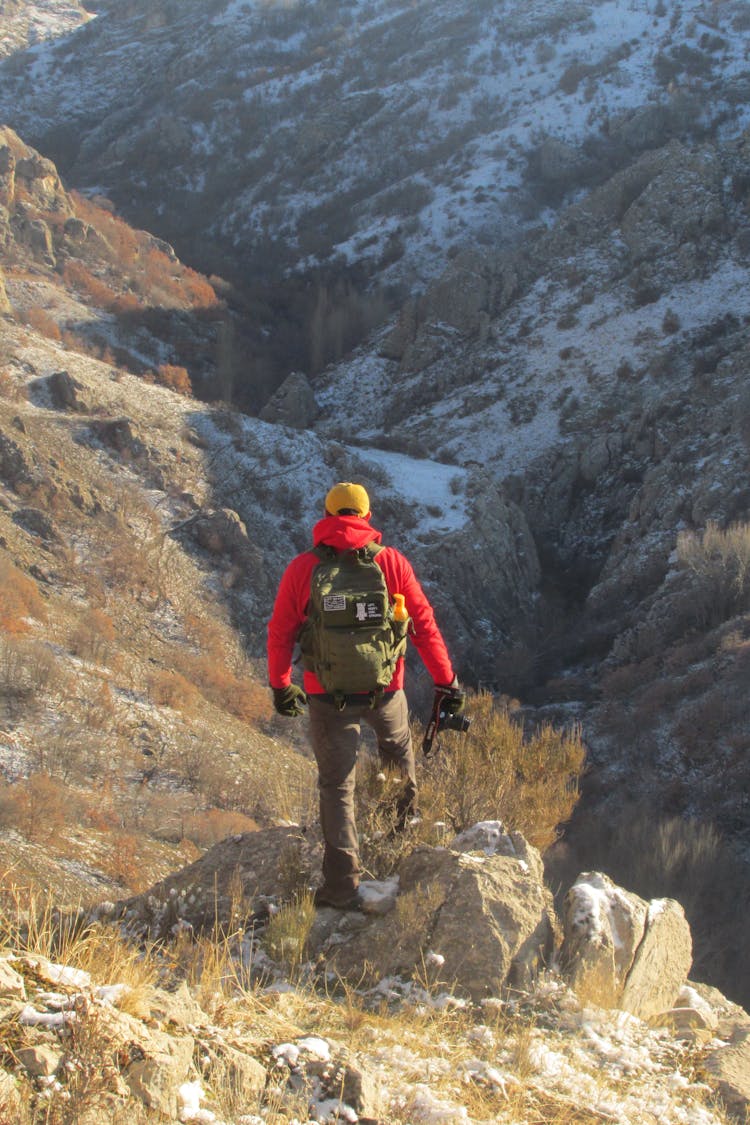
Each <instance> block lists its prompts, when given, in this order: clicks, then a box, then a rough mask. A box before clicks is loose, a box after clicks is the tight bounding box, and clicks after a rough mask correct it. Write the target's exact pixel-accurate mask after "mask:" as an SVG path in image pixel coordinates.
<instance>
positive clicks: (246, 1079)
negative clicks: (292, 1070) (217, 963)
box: [0, 954, 266, 1125]
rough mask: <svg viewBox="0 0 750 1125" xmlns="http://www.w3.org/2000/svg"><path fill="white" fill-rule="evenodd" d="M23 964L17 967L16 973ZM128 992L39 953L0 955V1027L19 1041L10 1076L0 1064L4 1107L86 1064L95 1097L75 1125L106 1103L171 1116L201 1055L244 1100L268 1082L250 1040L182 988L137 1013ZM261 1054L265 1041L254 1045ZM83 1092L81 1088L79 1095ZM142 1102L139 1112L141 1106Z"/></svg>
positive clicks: (208, 1072) (157, 993)
mask: <svg viewBox="0 0 750 1125" xmlns="http://www.w3.org/2000/svg"><path fill="white" fill-rule="evenodd" d="M18 970H20V971H18ZM131 996H132V988H131V987H130V986H129V985H126V984H120V983H118V984H115V985H112V986H97V985H96V984H95V983H94V982H93V981H92V979H91V977H90V976H89V974H88V973H86V972H83V971H82V970H80V969H73V968H70V967H68V966H65V965H60V964H57V963H54V962H51V961H49V960H48V959H47V958H45V957H43V956H40V955H33V956H31V955H28V954H25V955H17V956H13V957H12V958H10V957H9V956H7V955H6V956H4V957H3V958H0V1026H2V1028H3V1033H4V1034H9V1035H12V1036H16V1037H22V1038H21V1039H20V1042H21V1043H22V1045H21V1046H20V1047H19V1049H18V1050H17V1051H15V1052H14V1062H15V1066H16V1071H17V1073H16V1076H15V1077H13V1076H11V1075H10V1074H8V1073H6V1072H5V1071H2V1070H0V1107H2V1109H4V1110H5V1111H6V1113H7V1112H8V1111H9V1110H10V1109H11V1108H12V1107H14V1106H17V1105H19V1104H20V1097H21V1091H22V1089H23V1085H22V1082H23V1080H25V1081H26V1083H32V1086H31V1089H30V1088H29V1086H28V1085H27V1086H26V1095H25V1096H26V1097H28V1096H29V1094H31V1096H32V1097H33V1093H32V1091H33V1090H34V1088H35V1086H36V1085H37V1084H38V1086H39V1088H42V1087H44V1086H49V1085H50V1084H51V1083H54V1082H57V1084H58V1088H59V1083H60V1082H61V1081H62V1083H65V1082H66V1079H67V1075H68V1074H69V1072H70V1071H75V1070H76V1069H77V1068H81V1067H82V1066H84V1065H86V1066H88V1067H91V1068H92V1069H93V1070H95V1072H96V1073H97V1074H98V1075H99V1079H98V1083H99V1086H98V1093H97V1094H96V1096H94V1095H92V1096H91V1097H90V1098H86V1096H85V1093H84V1096H82V1097H81V1099H80V1103H79V1104H78V1105H77V1109H76V1112H78V1110H80V1112H81V1113H82V1114H83V1116H76V1120H78V1121H86V1122H91V1125H93V1122H94V1121H97V1120H101V1116H100V1113H101V1112H102V1108H101V1106H102V1104H103V1100H104V1099H106V1102H107V1104H108V1106H109V1107H115V1106H116V1107H118V1108H119V1109H121V1110H123V1111H124V1112H126V1107H130V1109H131V1112H132V1114H133V1116H134V1117H135V1116H136V1115H138V1114H139V1113H141V1112H142V1110H143V1107H146V1108H147V1109H151V1110H153V1111H155V1112H156V1113H157V1114H158V1115H159V1116H160V1118H161V1117H163V1118H164V1119H168V1120H176V1119H177V1118H178V1116H179V1115H180V1114H181V1112H182V1110H183V1108H184V1106H183V1101H184V1088H183V1084H184V1083H185V1082H186V1081H187V1080H188V1079H189V1077H190V1076H191V1075H194V1074H195V1067H194V1056H195V1055H196V1052H200V1057H201V1058H202V1075H203V1077H204V1078H206V1080H207V1081H211V1080H212V1079H213V1076H214V1075H220V1076H221V1080H222V1081H224V1082H227V1083H228V1084H229V1085H230V1086H231V1087H233V1088H234V1089H235V1090H239V1091H241V1093H242V1096H243V1097H245V1098H253V1097H254V1098H255V1100H256V1101H257V1099H258V1098H259V1097H260V1096H261V1094H262V1093H263V1090H264V1088H265V1084H266V1068H265V1066H264V1065H263V1064H262V1063H261V1062H260V1061H258V1059H257V1058H255V1057H254V1055H253V1053H252V1050H248V1047H249V1046H250V1045H249V1044H248V1043H247V1042H245V1044H243V1046H244V1049H240V1046H239V1045H238V1042H237V1038H236V1037H235V1036H233V1037H232V1038H233V1039H234V1042H233V1043H232V1042H230V1041H229V1037H228V1036H224V1035H222V1034H221V1033H217V1030H216V1029H212V1028H211V1022H210V1020H209V1017H208V1015H207V1014H206V1012H205V1011H203V1009H202V1008H201V1007H200V1006H199V1005H198V1004H197V1003H196V1001H195V1000H194V999H193V998H192V997H191V996H190V994H189V992H188V991H187V988H186V986H185V985H184V984H183V985H182V986H181V987H180V988H178V989H177V990H176V992H172V993H170V992H166V991H163V990H161V989H153V990H152V991H151V992H150V994H149V996H148V1000H147V1001H141V1002H140V1004H139V1007H140V1014H139V1015H137V1016H136V1015H133V1014H131V1013H130V1012H129V1011H127V1010H125V1009H126V1008H127V1005H128V1000H129V999H130V998H131ZM255 1050H256V1053H257V1054H258V1055H260V1054H261V1053H262V1045H261V1044H257V1045H255ZM80 1094H81V1091H80V1090H79V1095H80ZM139 1106H140V1109H139Z"/></svg>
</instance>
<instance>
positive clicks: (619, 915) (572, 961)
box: [560, 872, 648, 1007]
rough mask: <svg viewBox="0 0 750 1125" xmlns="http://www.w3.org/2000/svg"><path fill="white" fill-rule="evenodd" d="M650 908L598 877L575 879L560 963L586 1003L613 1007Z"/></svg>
mask: <svg viewBox="0 0 750 1125" xmlns="http://www.w3.org/2000/svg"><path fill="white" fill-rule="evenodd" d="M647 913H648V907H647V905H646V903H645V902H644V901H643V899H641V898H639V897H638V896H637V895H634V894H631V893H630V892H628V891H624V890H622V888H621V887H617V886H615V884H614V883H613V882H612V880H611V879H610V878H609V876H607V875H604V874H601V873H600V872H591V873H586V874H583V875H579V876H578V879H577V880H576V882H575V883H574V885H573V886H572V887H571V889H570V890H569V891H568V893H567V895H566V896H565V903H564V910H563V931H564V937H563V944H562V948H561V951H560V958H561V962H562V965H563V967H564V970H565V973H566V976H567V978H568V980H569V981H570V984H571V987H572V988H573V989H574V991H575V992H577V993H578V994H579V996H581V998H582V999H584V1000H591V1001H593V1002H595V1003H597V1004H600V1005H602V1006H603V1007H616V1006H617V1001H618V1000H619V997H620V995H621V993H622V985H623V981H624V979H625V977H626V976H627V974H628V972H629V970H630V967H631V965H632V964H633V959H634V957H635V951H636V949H637V948H638V945H639V943H640V942H641V940H642V938H643V933H644V930H645V927H646V916H647Z"/></svg>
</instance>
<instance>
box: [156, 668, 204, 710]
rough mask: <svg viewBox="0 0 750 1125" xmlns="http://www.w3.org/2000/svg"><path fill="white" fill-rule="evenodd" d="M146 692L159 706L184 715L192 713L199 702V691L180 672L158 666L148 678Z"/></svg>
mask: <svg viewBox="0 0 750 1125" xmlns="http://www.w3.org/2000/svg"><path fill="white" fill-rule="evenodd" d="M148 694H149V696H150V698H151V699H152V700H153V702H154V703H156V704H158V705H159V706H160V707H171V708H172V709H173V710H174V711H181V712H182V713H183V714H184V715H194V714H195V712H196V710H197V709H198V704H199V702H200V693H199V691H198V689H197V688H196V687H195V685H194V684H192V683H190V681H189V680H187V679H186V678H185V677H184V676H183V675H182V674H181V673H180V672H172V671H169V670H167V669H166V668H160V669H159V670H158V671H156V672H152V673H151V675H150V676H149V678H148Z"/></svg>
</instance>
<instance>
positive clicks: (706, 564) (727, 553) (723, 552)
mask: <svg viewBox="0 0 750 1125" xmlns="http://www.w3.org/2000/svg"><path fill="white" fill-rule="evenodd" d="M677 559H678V562H679V565H680V567H681V568H682V569H683V570H685V571H687V572H688V573H689V574H690V575H691V577H692V578H693V582H692V587H691V591H690V592H691V596H692V597H693V606H692V613H691V616H692V617H693V618H694V619H695V621H696V622H697V623H698V624H701V625H708V626H711V625H717V624H719V623H721V622H722V621H727V620H728V619H729V618H730V617H734V616H736V615H737V614H738V613H745V612H746V611H747V610H748V609H750V524H746V523H735V524H732V525H731V526H730V527H728V528H726V529H725V530H722V529H721V528H720V527H719V525H718V524H717V523H715V522H714V521H709V522H708V523H707V524H706V527H705V530H704V531H703V532H702V533H701V534H698V533H696V532H693V531H682V532H680V534H679V535H678V537H677Z"/></svg>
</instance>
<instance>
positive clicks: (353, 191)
mask: <svg viewBox="0 0 750 1125" xmlns="http://www.w3.org/2000/svg"><path fill="white" fill-rule="evenodd" d="M745 20H746V11H745V6H744V5H743V4H741V3H726V4H721V5H716V4H709V3H704V0H689V2H686V3H684V4H681V5H680V6H678V7H673V8H668V7H667V6H666V5H664V4H659V3H656V4H654V3H652V2H648V0H638V2H637V3H634V4H630V5H628V6H627V8H625V6H623V5H622V4H618V3H615V2H613V0H609V2H604V0H602V2H582V3H576V4H564V5H563V4H557V3H540V4H535V5H526V6H524V8H523V10H521V11H519V9H518V6H517V5H512V4H510V3H502V4H497V3H495V4H490V3H477V2H476V0H441V2H440V3H434V2H433V0H430V2H429V3H427V2H426V0H425V2H420V3H417V4H412V3H399V2H394V0H368V2H367V3H365V2H358V3H356V4H351V3H343V2H340V0H327V2H326V3H301V2H296V3H294V4H283V5H281V4H266V3H262V4H260V3H240V2H234V0H232V2H229V0H214V2H212V3H210V4H206V3H204V2H202V3H196V2H192V0H191V2H183V3H181V4H180V5H174V4H171V3H168V2H156V3H153V2H149V3H138V2H135V3H128V4H124V5H121V4H115V5H108V6H107V7H106V8H105V9H104V10H102V11H101V12H100V14H99V16H98V17H97V18H96V19H94V20H91V21H89V22H88V23H87V24H86V26H85V27H83V28H81V29H79V30H78V31H77V32H75V33H74V34H72V35H70V36H67V37H65V38H64V39H63V40H61V41H59V42H53V43H49V44H40V45H38V46H37V47H35V48H34V49H33V50H31V51H29V52H26V53H25V54H17V55H16V56H14V57H13V59H11V60H8V62H6V64H5V65H4V66H3V67H0V117H2V118H4V119H5V120H6V121H7V122H8V123H9V124H10V125H12V126H13V127H14V128H16V129H17V130H18V131H19V132H20V133H21V134H22V135H23V136H24V138H25V139H26V140H27V141H29V142H31V143H33V144H35V145H36V146H37V147H38V148H39V149H40V150H41V151H42V152H44V153H45V155H47V156H50V157H52V158H53V159H54V160H55V161H56V162H57V163H58V165H59V166H60V169H61V171H62V172H63V174H64V175H65V176H68V177H70V180H71V182H72V183H75V184H77V185H78V186H79V187H85V188H92V187H96V188H97V190H103V191H104V192H105V194H107V195H108V196H110V197H111V198H112V199H114V200H115V202H116V204H117V206H118V208H119V209H120V211H121V212H122V213H123V214H124V215H125V216H127V217H128V218H129V219H130V220H131V221H134V222H135V223H137V224H138V225H141V226H144V227H146V228H147V229H149V230H151V231H153V232H154V233H157V234H159V235H160V237H162V238H165V239H166V240H167V241H169V242H170V243H172V244H173V245H174V246H175V247H176V249H177V250H178V252H179V253H180V254H181V256H182V257H183V258H184V259H185V260H188V261H190V262H191V263H192V264H193V265H195V266H197V267H199V268H201V269H203V270H204V271H205V272H207V273H216V274H219V275H221V276H228V277H229V278H230V279H231V280H232V281H234V282H235V283H237V284H239V285H240V286H241V287H242V289H243V292H244V295H245V296H244V299H245V301H249V307H250V309H251V312H252V315H253V316H254V317H257V319H258V320H259V321H260V322H261V323H262V325H263V327H264V329H265V332H259V333H258V334H257V336H256V337H255V338H254V339H253V341H252V351H251V354H252V356H253V358H254V361H255V364H256V365H257V366H259V367H261V368H262V369H263V370H264V371H265V372H266V377H267V379H268V381H269V383H270V384H271V385H278V383H279V382H280V380H281V378H283V375H284V374H286V372H287V371H288V370H290V369H291V368H293V367H301V368H302V369H303V370H305V371H307V372H308V373H309V372H315V371H317V370H320V369H321V368H322V367H323V366H324V365H325V363H326V362H327V361H329V360H330V359H335V358H337V357H339V356H340V355H341V354H342V353H343V352H345V351H346V350H348V349H349V348H350V347H351V346H352V345H353V344H354V343H356V342H358V341H359V340H361V339H362V338H363V337H364V336H365V335H366V333H367V332H368V331H369V330H370V329H371V328H372V327H373V326H374V325H376V324H378V323H382V322H383V321H384V319H385V318H386V317H387V315H388V313H389V311H390V310H392V309H393V307H394V302H397V301H398V300H399V298H400V297H402V296H403V295H406V294H408V293H409V292H410V291H411V290H412V289H414V288H415V287H418V288H422V287H423V286H424V285H425V284H426V283H427V282H429V281H430V279H432V278H433V277H434V276H435V275H436V273H439V272H440V271H441V270H442V268H443V265H444V263H445V260H446V255H448V254H449V253H453V252H456V251H458V250H461V249H462V248H465V247H472V246H475V245H476V244H480V245H482V246H487V247H490V248H492V247H505V248H507V247H512V246H514V245H516V244H517V243H518V241H519V239H520V238H521V237H523V235H524V233H525V232H526V230H527V229H528V227H529V225H530V224H533V223H534V222H536V221H539V220H541V221H543V222H546V221H547V219H548V218H549V216H550V214H551V213H553V212H554V210H555V209H556V208H557V207H558V206H559V205H560V203H561V202H563V201H566V200H570V199H571V198H574V197H575V196H576V194H577V193H579V192H581V191H582V190H588V189H590V187H591V186H592V185H596V184H597V183H601V182H602V181H603V180H604V179H606V178H607V177H608V176H609V175H611V173H612V172H613V171H616V170H617V169H618V168H620V167H622V166H624V165H626V164H628V163H630V162H632V161H633V160H634V159H636V158H637V157H638V156H639V155H640V154H641V153H643V152H645V151H650V150H651V149H654V148H658V147H661V146H663V145H665V144H667V143H668V142H669V141H670V140H671V139H679V140H682V141H684V142H687V143H691V144H694V143H696V142H698V141H701V140H703V139H706V138H713V137H715V136H728V135H732V134H733V135H737V134H738V133H739V132H740V131H741V129H742V127H743V124H746V123H747V117H746V114H747V104H748V97H747V91H748V83H749V82H750V78H749V77H748V69H747V60H746V58H745V54H744V40H745V36H744V31H745V30H746V26H747V25H746V22H745ZM280 334H281V336H282V340H283V343H282V340H280V339H279V335H280ZM236 393H237V394H238V395H239V396H240V400H241V401H243V403H245V404H248V405H250V406H251V407H254V408H257V407H256V404H255V403H254V400H253V397H252V395H250V396H249V397H243V392H242V390H241V389H240V388H238V389H237V392H236Z"/></svg>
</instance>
